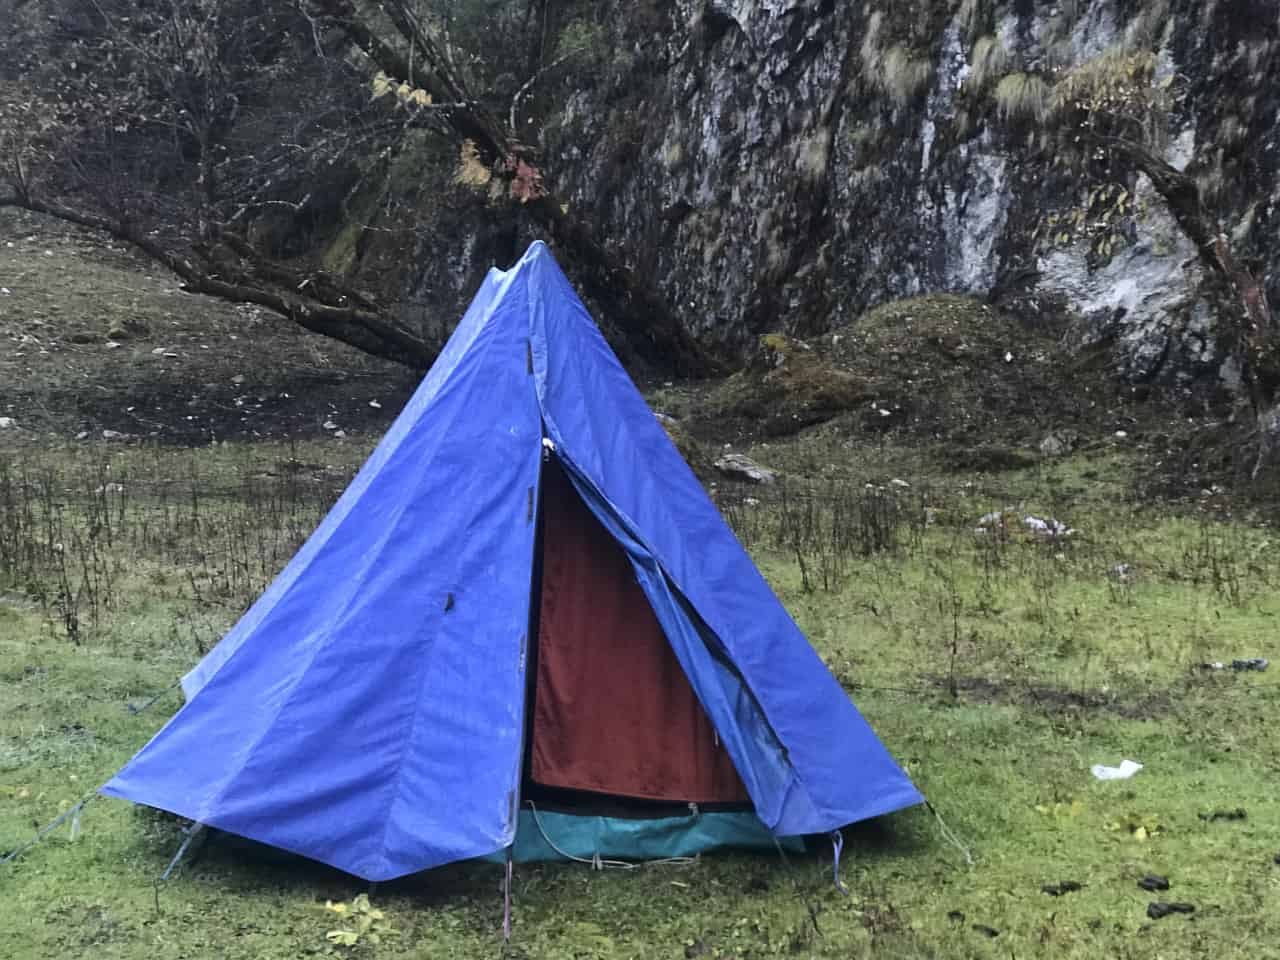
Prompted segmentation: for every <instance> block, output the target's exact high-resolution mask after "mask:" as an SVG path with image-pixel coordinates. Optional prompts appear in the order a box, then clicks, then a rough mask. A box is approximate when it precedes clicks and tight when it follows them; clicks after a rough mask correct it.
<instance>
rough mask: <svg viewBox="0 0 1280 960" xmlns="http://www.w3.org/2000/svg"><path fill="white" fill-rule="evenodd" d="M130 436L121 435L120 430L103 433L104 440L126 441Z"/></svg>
mask: <svg viewBox="0 0 1280 960" xmlns="http://www.w3.org/2000/svg"><path fill="white" fill-rule="evenodd" d="M128 436H129V435H128V434H127V433H121V432H120V431H119V430H103V431H102V439H103V440H125V439H127V438H128Z"/></svg>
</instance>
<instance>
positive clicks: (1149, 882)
mask: <svg viewBox="0 0 1280 960" xmlns="http://www.w3.org/2000/svg"><path fill="white" fill-rule="evenodd" d="M1138 886H1140V887H1141V888H1142V889H1143V890H1147V891H1150V892H1155V891H1156V890H1168V889H1169V878H1168V877H1162V876H1160V875H1159V874H1157V873H1148V874H1147V875H1146V876H1145V877H1143V878H1142V879H1141V880H1139V881H1138Z"/></svg>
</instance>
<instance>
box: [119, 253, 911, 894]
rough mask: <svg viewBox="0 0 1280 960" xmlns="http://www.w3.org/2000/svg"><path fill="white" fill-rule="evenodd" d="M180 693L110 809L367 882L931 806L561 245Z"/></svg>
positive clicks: (496, 313) (412, 406) (526, 261)
mask: <svg viewBox="0 0 1280 960" xmlns="http://www.w3.org/2000/svg"><path fill="white" fill-rule="evenodd" d="M642 608H643V609H642ZM618 637H621V638H622V639H621V640H619V639H617V638H618ZM655 637H656V638H657V639H656V640H654V639H653V638H655ZM646 638H648V639H646ZM615 662H617V663H621V664H623V665H624V666H623V667H617V668H615V667H613V666H611V664H613V663H615ZM183 688H184V691H185V693H186V695H187V702H186V704H185V705H184V706H183V707H182V709H181V710H180V711H179V712H178V713H177V714H176V715H175V716H174V717H173V718H172V719H171V720H170V721H169V723H168V724H167V725H166V726H165V727H164V728H163V729H162V730H161V731H160V732H159V733H158V734H157V735H156V736H155V737H154V738H153V739H152V740H151V742H150V743H148V744H147V745H146V746H145V747H144V748H143V749H142V750H141V751H140V752H139V753H138V754H137V755H136V756H135V757H134V758H133V759H132V760H131V761H129V763H128V764H127V765H126V766H125V767H124V768H123V769H122V770H121V771H120V772H119V773H118V774H117V775H116V776H115V777H114V778H113V779H112V780H110V781H109V782H108V783H107V784H106V785H105V786H104V787H103V788H102V792H104V793H106V794H108V795H111V796H116V797H122V798H125V799H128V800H132V801H134V802H137V803H141V804H147V805H149V806H152V807H157V808H160V809H164V810H168V811H172V812H173V813H176V814H179V815H181V816H184V817H188V818H190V819H192V820H195V821H199V822H201V823H204V824H207V825H209V826H212V827H216V828H220V829H222V830H225V831H228V832H231V833H234V834H238V835H241V836H244V837H248V838H251V839H253V840H256V841H260V842H262V843H266V844H270V845H272V846H275V847H279V848H283V849H285V850H289V851H293V852H295V853H298V854H302V855H304V856H306V857H310V858H313V859H316V860H319V861H323V862H325V863H328V864H332V865H333V866H335V867H338V868H340V869H342V870H345V871H348V872H350V873H353V874H356V875H358V876H361V877H364V878H367V879H370V880H385V879H390V878H393V877H397V876H401V875H404V874H408V873H412V872H416V871H420V870H424V869H427V868H430V867H434V866H437V865H439V864H444V863H448V862H450V861H455V860H460V859H465V858H475V857H485V856H491V855H494V854H498V855H503V852H504V851H508V850H512V849H513V850H514V851H515V853H516V855H517V857H524V856H528V857H531V858H536V857H550V856H561V855H570V856H586V857H590V856H595V855H598V856H616V855H619V854H622V855H628V854H630V855H637V856H657V855H671V854H675V853H689V852H692V851H694V850H698V849H704V848H706V847H709V846H714V845H718V844H723V843H735V842H739V843H752V842H756V841H760V840H761V839H762V838H763V839H765V840H767V841H768V842H769V843H770V844H772V842H773V838H775V837H797V836H801V835H804V834H812V833H825V832H828V831H833V830H835V829H837V828H839V827H841V826H842V825H844V824H848V823H851V822H854V821H858V820H863V819H865V818H869V817H874V816H878V815H881V814H886V813H889V812H891V811H895V810H898V809H901V808H903V807H907V806H910V805H913V804H917V803H920V802H922V797H921V796H920V794H919V793H918V792H917V791H916V789H915V787H914V786H913V785H912V784H911V782H910V781H909V780H908V778H907V777H906V775H905V774H904V773H903V772H902V771H901V769H899V767H898V766H897V764H896V763H895V762H894V761H893V759H892V758H891V757H890V755H889V754H888V752H887V751H886V750H885V748H884V747H883V746H882V745H881V743H880V742H879V740H878V739H877V738H876V736H875V734H874V733H873V732H872V731H871V729H870V728H869V726H868V725H867V723H866V722H865V721H864V720H863V718H862V717H861V715H860V714H859V713H858V711H857V710H856V709H855V707H854V706H853V704H852V703H850V701H849V699H848V697H847V696H846V695H845V693H844V691H843V690H842V689H841V687H840V686H839V684H838V683H837V682H836V681H835V679H834V678H833V677H832V675H831V674H830V673H829V672H828V671H827V669H826V667H825V666H824V665H823V664H822V662H821V660H820V659H819V658H818V657H817V655H816V654H815V653H814V651H813V650H812V648H811V647H810V646H809V644H808V642H807V641H806V640H805V638H804V636H803V635H802V634H801V632H800V631H799V629H798V628H797V627H796V625H795V624H794V623H793V622H792V620H791V618H790V617H789V616H788V615H787V613H786V611H785V610H784V609H783V607H782V605H781V604H780V603H779V601H778V600H777V599H776V597H775V596H774V595H773V593H772V591H771V590H770V588H769V587H768V585H767V584H766V583H765V581H764V580H763V578H762V577H761V576H760V574H759V572H758V571H757V570H756V567H755V565H754V564H753V563H752V561H751V559H750V558H749V557H748V556H747V554H746V553H745V551H744V550H743V549H742V547H741V546H740V545H739V544H738V542H737V540H736V539H735V538H734V536H733V534H732V532H731V531H730V530H729V528H728V527H727V526H726V524H725V523H724V521H723V520H722V518H721V517H720V514H719V512H718V511H717V509H716V507H715V506H714V504H713V503H712V502H711V501H710V499H709V498H708V497H707V495H706V493H705V492H704V491H703V489H702V486H701V485H700V484H699V482H698V480H697V479H696V478H695V477H694V475H693V473H692V472H691V471H690V470H689V468H688V467H687V466H686V464H685V463H684V461H683V460H682V459H681V457H680V455H679V454H678V453H677V451H676V449H675V447H674V446H673V445H672V443H671V442H670V441H669V439H668V437H667V435H666V433H665V431H664V430H663V428H662V426H661V424H660V423H659V422H658V421H657V420H656V419H655V417H654V416H653V414H652V413H651V412H650V410H649V409H648V407H647V406H646V404H645V402H644V399H643V398H642V397H641V395H640V393H639V392H638V391H637V390H636V388H635V386H634V385H633V384H632V382H631V381H630V379H629V378H628V376H627V374H626V373H625V371H624V370H623V369H622V367H621V365H620V364H619V363H618V361H617V359H616V358H615V356H614V355H613V353H612V351H611V350H610V349H609V347H608V345H607V344H606V342H605V340H604V338H603V337H602V336H601V335H600V333H599V331H598V330H597V328H596V326H595V323H594V322H593V321H592V319H591V317H590V316H589V315H588V313H587V311H586V309H585V308H584V306H583V305H582V303H581V302H580V301H579V300H578V298H577V296H576V295H575V294H574V291H573V289H572V287H571V285H570V284H569V282H568V280H567V279H566V278H565V276H564V275H563V274H562V273H561V271H560V269H559V268H558V266H557V265H556V263H555V261H554V259H553V258H552V256H551V254H550V252H549V251H548V250H547V248H546V247H545V246H544V245H543V244H541V243H535V244H533V246H531V247H530V248H529V250H528V252H527V253H526V254H525V255H524V257H523V258H522V259H521V260H520V262H519V263H518V264H516V265H515V266H514V267H513V268H512V269H510V270H507V271H505V272H500V271H497V270H493V271H490V273H489V276H488V277H487V279H486V280H485V283H484V286H483V288H482V289H481V290H480V292H479V294H478V295H477V296H476V298H475V300H474V301H473V302H472V304H471V306H470V308H469V309H468V310H467V313H466V315H465V316H464V317H463V319H462V320H461V322H460V323H459V325H458V328H457V330H456V332H455V333H454V335H453V336H452V338H451V339H450V340H449V342H448V344H447V345H446V347H445V349H444V351H443V353H442V354H441V356H440V358H439V359H438V361H437V362H436V364H435V366H434V367H433V368H432V369H431V371H430V373H429V374H428V375H427V377H426V378H425V380H424V381H423V383H422V385H421V386H420V387H419V388H418V390H417V392H416V393H415V394H414V396H413V398H412V399H411V400H410V401H409V403H408V404H407V406H406V407H405V409H404V411H403V412H402V413H401V414H400V416H399V417H398V418H397V420H396V421H395V423H394V424H393V425H392V427H391V429H390V430H389V432H388V433H387V435H386V437H385V438H384V439H383V441H382V442H381V444H379V446H378V448H377V449H376V450H375V451H374V453H373V454H372V456H371V457H370V458H369V461H368V462H367V463H366V464H365V466H364V467H363V468H362V469H361V471H360V473H359V474H358V475H357V477H356V478H355V480H354V481H353V482H352V484H351V486H350V487H349V488H348V489H347V491H346V492H345V493H344V494H343V496H342V497H341V499H340V500H339V501H338V503H337V504H336V505H335V506H334V508H333V509H332V511H331V512H330V513H329V514H328V516H327V517H326V518H325V519H324V521H323V522H322V523H321V525H320V526H319V528H318V529H317V530H316V531H315V533H314V534H313V535H312V537H311V538H310V539H309V540H308V541H307V543H306V544H305V545H304V546H303V547H302V549H301V550H299V552H298V553H297V555H296V556H295V557H294V558H293V560H292V561H291V562H290V563H289V565H288V566H287V567H286V568H285V570H284V571H283V572H282V573H281V574H280V575H279V577H278V578H277V579H276V580H275V581H274V583H272V585H271V586H270V588H269V589H268V590H267V591H266V592H265V593H264V594H263V595H262V597H261V598H260V599H259V600H258V601H257V603H255V604H254V606H253V607H252V608H251V609H250V610H249V611H248V613H247V614H246V615H245V616H244V617H243V619H242V620H240V622H239V623H238V624H236V626H235V627H234V628H233V629H232V630H231V631H230V632H229V633H228V634H227V635H226V637H225V638H224V639H223V640H222V641H221V642H220V643H219V644H218V645H217V646H216V647H215V648H214V649H213V650H212V651H210V653H209V654H208V655H207V656H206V657H205V658H204V659H203V660H202V661H201V662H200V663H199V664H198V665H197V666H196V667H195V668H194V669H193V670H192V671H191V672H190V673H189V674H188V675H187V676H186V677H185V678H184V680H183ZM673 718H674V719H673ZM535 797H537V798H539V799H538V800H535ZM539 802H540V803H541V806H539V805H538V803H539Z"/></svg>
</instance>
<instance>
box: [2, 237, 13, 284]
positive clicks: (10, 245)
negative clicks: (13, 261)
mask: <svg viewBox="0 0 1280 960" xmlns="http://www.w3.org/2000/svg"><path fill="white" fill-rule="evenodd" d="M10 246H12V244H10ZM12 292H13V291H12V290H10V289H9V288H8V287H0V294H3V295H4V296H6V297H7V296H9V294H11V293H12Z"/></svg>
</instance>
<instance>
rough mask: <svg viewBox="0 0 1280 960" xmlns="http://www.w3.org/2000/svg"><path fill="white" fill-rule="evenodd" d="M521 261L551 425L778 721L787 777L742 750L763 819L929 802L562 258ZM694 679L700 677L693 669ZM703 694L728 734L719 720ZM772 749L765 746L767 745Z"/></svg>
mask: <svg viewBox="0 0 1280 960" xmlns="http://www.w3.org/2000/svg"><path fill="white" fill-rule="evenodd" d="M526 260H527V261H528V269H529V272H530V274H531V280H530V303H531V315H532V318H533V323H534V337H533V350H534V366H535V371H536V373H537V378H538V390H539V401H540V404H541V408H542V415H543V420H544V422H545V424H546V429H547V432H548V434H549V435H550V437H551V439H552V440H553V441H554V442H555V444H556V445H557V447H558V448H559V450H560V455H561V456H562V458H564V459H565V460H566V461H567V462H568V463H570V464H571V465H572V466H573V467H574V468H575V470H576V471H577V472H578V473H579V474H580V475H581V476H582V477H583V479H584V481H585V483H586V485H587V486H588V487H589V488H590V489H591V490H594V491H597V492H598V495H599V497H600V498H601V500H602V501H603V502H604V505H605V506H606V507H607V510H608V512H609V513H611V514H612V515H614V516H615V517H616V518H617V520H618V523H619V525H620V527H621V528H622V529H623V530H624V531H625V532H626V533H627V534H628V535H630V536H631V537H633V538H634V539H635V540H636V541H637V543H638V544H639V545H640V547H641V549H640V550H639V551H638V553H636V554H634V555H633V559H634V560H636V561H637V562H639V563H641V564H642V565H643V563H644V562H645V557H646V556H647V557H648V558H649V560H650V561H651V563H652V567H653V569H652V571H651V574H650V580H651V583H652V587H651V589H652V591H653V592H652V593H650V600H651V602H653V603H654V605H655V609H656V608H657V607H659V606H660V605H661V604H662V603H663V602H664V601H663V598H662V594H663V593H664V591H666V587H665V586H664V585H663V583H662V581H663V580H665V579H667V578H669V580H670V582H671V584H672V585H674V587H675V588H676V590H677V591H678V592H679V594H680V595H681V596H683V597H684V598H685V599H686V600H687V601H688V603H689V605H690V607H691V608H692V609H693V610H694V611H695V612H696V614H697V616H698V617H699V618H700V620H701V621H702V623H704V624H705V626H706V628H707V629H708V630H709V632H710V634H711V636H712V638H713V639H714V640H715V641H716V642H717V643H719V644H721V645H722V648H723V651H724V654H725V655H726V656H727V658H728V659H729V661H730V663H731V665H732V667H733V670H734V674H735V675H736V676H737V677H738V678H739V680H738V683H739V685H740V686H741V687H742V689H743V690H744V692H745V693H747V694H749V696H748V697H747V698H746V699H747V701H749V702H750V703H752V704H754V705H755V706H752V707H751V709H752V710H756V711H758V712H760V713H762V714H763V720H764V723H763V724H762V725H760V727H759V729H763V728H764V727H767V728H768V729H769V730H771V731H772V732H773V733H774V734H775V735H776V738H777V741H778V742H779V743H780V744H781V746H782V748H783V749H784V750H785V755H786V758H787V762H788V765H789V767H790V769H791V771H792V772H793V774H794V775H793V776H792V777H791V778H790V779H789V780H787V781H786V782H785V783H781V782H778V781H777V780H776V778H774V777H768V778H764V779H762V780H761V781H759V782H758V783H756V784H753V783H752V781H751V779H750V778H749V777H748V775H747V772H746V771H745V770H744V769H743V765H742V760H741V758H740V756H739V754H736V753H735V754H734V760H735V762H736V763H738V769H739V772H740V773H742V774H743V777H744V780H745V781H746V783H747V787H748V789H749V790H751V791H752V800H753V801H754V802H755V804H756V808H757V811H759V812H760V813H761V817H762V818H764V819H765V823H766V824H767V825H768V826H769V827H770V828H771V829H773V830H775V831H776V832H778V833H781V834H798V833H816V832H822V831H825V830H831V829H835V828H836V827H839V826H840V825H842V824H845V823H849V822H852V821H855V820H860V819H864V818H867V817H872V816H877V815H879V814H883V813H888V812H891V811H893V810H897V809H901V808H902V807H906V806H911V805H912V804H916V803H920V802H921V801H922V799H923V798H922V797H921V796H920V794H919V792H918V791H917V790H916V789H915V787H914V786H913V785H912V783H911V781H910V780H909V779H908V778H907V776H906V775H905V774H904V773H903V772H902V770H901V769H900V768H899V767H898V765H897V763H895V762H894V760H893V758H892V757H891V756H890V755H889V753H888V751H887V750H885V748H884V746H883V744H881V743H880V741H879V738H877V737H876V735H875V733H874V732H873V731H872V730H871V728H870V726H868V724H867V722H866V721H865V720H864V719H863V718H862V716H861V715H860V714H859V713H858V711H857V709H856V708H855V707H854V706H853V704H852V703H851V702H850V700H849V698H848V696H847V694H846V693H845V692H844V690H843V689H842V688H841V687H840V685H839V683H837V682H836V679H835V678H834V677H833V676H832V675H831V673H830V671H828V670H827V668H826V666H825V665H824V664H823V663H822V661H821V659H820V658H819V657H818V655H817V654H816V653H815V651H814V650H813V648H812V647H811V646H810V645H809V643H808V641H807V640H806V639H805V637H804V635H803V633H801V631H800V630H799V628H798V627H797V626H796V625H795V623H794V622H793V621H792V619H791V618H790V616H789V615H788V614H787V612H786V610H785V609H784V608H783V606H782V604H781V603H780V602H779V601H778V599H777V598H776V597H775V596H774V594H773V591H772V590H771V589H770V587H769V585H768V584H767V583H766V582H765V580H764V578H763V577H762V576H761V575H760V572H759V570H757V569H756V566H755V564H754V563H753V562H752V561H751V558H750V557H749V556H748V555H747V553H746V551H745V550H743V549H742V546H741V545H740V544H739V543H738V541H737V539H736V538H735V537H734V535H733V532H732V531H731V530H730V529H729V528H728V526H727V525H726V524H725V522H724V520H723V518H722V517H721V516H720V513H719V511H718V510H717V509H716V506H715V504H714V503H712V502H711V500H710V498H709V497H708V496H707V494H706V491H704V490H703V488H702V485H701V484H700V483H699V482H698V479H697V478H696V477H695V476H694V475H693V473H692V471H691V470H690V469H689V467H688V465H687V464H685V462H684V461H683V460H682V459H681V457H680V454H679V453H678V452H677V450H676V449H675V446H674V445H673V444H672V443H671V441H670V439H669V438H668V437H667V435H666V432H665V431H664V430H663V428H662V425H661V424H659V423H658V421H657V420H656V418H655V417H654V416H653V413H652V411H650V410H649V408H648V406H647V405H646V403H645V401H644V398H643V397H642V396H641V395H640V392H639V391H638V390H637V389H636V387H635V385H634V384H633V383H632V382H631V379H630V378H629V377H628V376H627V374H626V371H624V370H623V369H622V366H621V364H620V363H619V362H618V360H617V358H616V357H615V356H614V355H613V352H612V351H611V350H610V349H609V346H608V344H607V343H606V342H605V340H604V337H603V336H601V335H600V331H599V330H598V329H597V327H596V326H595V323H594V322H593V321H592V320H591V317H590V315H589V314H588V313H587V311H586V308H585V307H583V305H582V303H581V302H580V301H579V300H578V298H577V296H576V294H575V293H574V292H573V288H572V286H571V285H570V284H569V282H568V280H567V279H566V278H565V276H564V274H563V273H561V272H560V269H559V267H557V266H556V264H555V262H554V260H552V258H551V257H550V255H549V254H547V253H546V251H545V249H534V250H531V252H530V253H529V254H527V255H526ZM584 397H589V398H590V402H586V403H584V402H583V399H582V398H584ZM586 496H587V493H585V492H584V497H586ZM597 513H598V515H599V511H598V512H597ZM602 520H603V517H602ZM661 615H662V614H661V611H659V616H661ZM677 619H678V618H676V617H673V622H674V621H675V620H677ZM664 625H665V621H664ZM690 649H693V646H692V645H690ZM686 669H690V668H689V666H688V665H686ZM690 680H691V681H693V682H694V685H695V688H698V683H699V680H698V678H697V677H696V676H695V675H694V674H693V673H690ZM698 692H699V695H700V696H701V694H702V689H701V688H698ZM727 696H728V695H727V694H726V697H727ZM738 699H741V698H738ZM726 702H728V701H727V700H726ZM703 703H704V706H706V707H707V709H708V711H709V712H712V716H713V717H714V718H715V720H716V723H717V726H718V729H719V730H720V733H721V736H722V737H726V736H727V735H728V731H727V730H726V729H725V728H724V727H720V726H719V724H720V722H721V719H720V718H719V717H716V716H715V713H714V711H712V708H711V706H710V705H708V703H707V701H705V700H704V701H703ZM767 752H768V751H767V749H766V748H765V747H764V746H762V747H761V756H762V757H763V756H765V755H766V754H767ZM766 782H767V783H773V784H774V787H772V788H769V789H770V790H771V791H772V794H771V795H767V796H766V795H764V794H762V793H759V792H757V788H763V785H764V784H765V783H766ZM779 791H782V792H779ZM768 810H773V811H776V819H773V818H771V817H768V816H766V813H765V811H768Z"/></svg>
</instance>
